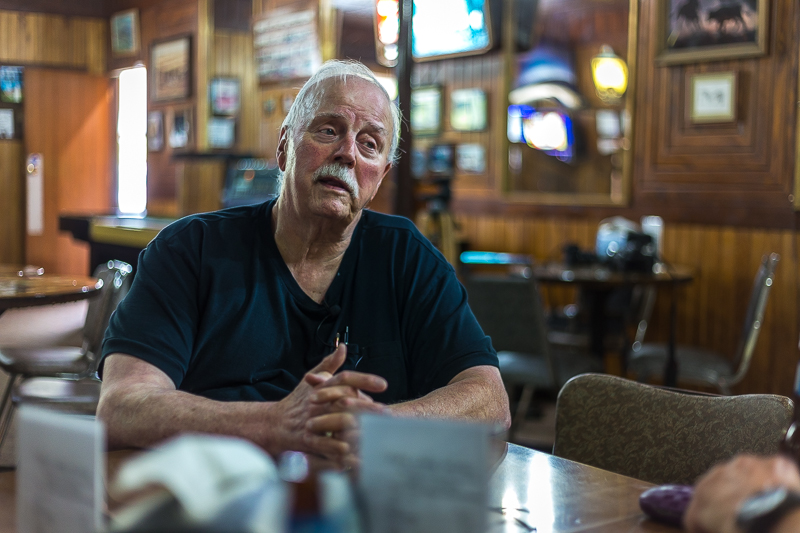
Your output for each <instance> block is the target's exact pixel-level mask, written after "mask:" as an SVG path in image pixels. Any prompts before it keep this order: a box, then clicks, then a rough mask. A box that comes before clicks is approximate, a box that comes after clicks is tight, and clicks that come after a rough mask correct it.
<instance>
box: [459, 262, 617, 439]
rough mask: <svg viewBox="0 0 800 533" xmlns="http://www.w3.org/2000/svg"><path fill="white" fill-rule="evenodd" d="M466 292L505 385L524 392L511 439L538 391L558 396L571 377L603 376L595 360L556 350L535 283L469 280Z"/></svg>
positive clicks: (505, 279)
mask: <svg viewBox="0 0 800 533" xmlns="http://www.w3.org/2000/svg"><path fill="white" fill-rule="evenodd" d="M464 287H465V288H466V290H467V295H468V297H469V305H470V308H471V309H472V312H473V313H474V314H475V317H476V318H477V320H478V323H479V324H480V325H481V327H482V328H483V330H484V332H485V333H486V334H487V335H489V336H490V337H491V339H492V345H493V346H494V348H495V349H496V350H497V352H498V353H497V356H498V359H499V361H500V374H501V375H502V377H503V381H504V382H505V383H506V385H507V386H509V387H515V386H519V385H521V386H522V396H521V397H520V401H519V402H518V403H517V407H516V409H515V410H514V412H513V413H512V425H511V430H510V431H509V438H510V437H511V436H512V435H513V433H514V430H515V429H516V428H518V427H519V424H520V423H521V422H522V421H523V420H524V419H525V414H526V413H527V411H528V408H529V407H530V403H531V399H532V398H533V393H534V391H535V390H536V389H547V390H552V391H556V390H558V389H559V388H560V387H561V385H563V384H564V383H565V382H566V381H567V380H568V379H569V378H571V377H572V376H575V375H577V374H580V373H583V372H594V371H602V361H600V360H598V359H597V358H596V357H593V356H591V355H590V354H586V353H580V352H571V351H569V352H559V353H556V352H554V351H553V350H552V349H551V347H550V345H549V343H548V342H547V331H546V328H545V322H544V312H543V309H542V302H541V298H540V296H539V289H538V286H537V284H536V281H535V280H533V279H530V278H524V277H521V276H496V275H493V276H489V275H482V276H467V277H465V278H464Z"/></svg>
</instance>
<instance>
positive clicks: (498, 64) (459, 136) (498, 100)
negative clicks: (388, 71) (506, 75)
mask: <svg viewBox="0 0 800 533" xmlns="http://www.w3.org/2000/svg"><path fill="white" fill-rule="evenodd" d="M502 62H503V56H502V54H500V53H498V52H494V53H490V54H486V55H482V56H476V57H469V58H457V59H446V60H442V61H430V62H427V63H417V64H415V65H414V70H413V77H412V80H411V84H412V86H423V85H437V86H440V87H441V88H442V132H441V134H440V135H438V136H436V137H434V138H426V137H415V138H414V146H415V147H417V146H419V147H423V148H427V147H428V146H430V145H431V144H433V143H434V142H436V143H442V142H444V143H454V144H462V143H476V144H480V145H481V146H483V147H484V149H485V150H486V172H483V173H481V174H472V173H464V172H460V171H459V172H457V174H456V176H455V177H456V179H455V181H454V182H453V188H454V190H456V191H457V192H458V194H459V195H461V196H474V195H478V196H483V195H487V194H489V195H494V194H495V193H496V191H498V190H499V188H500V187H501V184H500V182H499V181H498V177H499V176H502V170H503V165H505V164H506V161H507V158H506V157H505V156H503V155H502V154H501V153H500V148H501V147H502V143H498V140H502V136H504V135H505V128H506V124H505V120H504V119H503V117H504V114H505V105H506V96H505V95H504V94H502V93H503V87H502V85H503V84H502V81H503V73H502ZM472 88H475V89H482V90H483V91H485V92H486V106H487V113H488V115H489V116H488V119H489V120H488V127H487V129H486V130H485V131H478V132H468V133H467V132H458V131H455V130H453V128H452V126H451V125H450V95H451V94H452V92H453V91H454V90H458V89H472Z"/></svg>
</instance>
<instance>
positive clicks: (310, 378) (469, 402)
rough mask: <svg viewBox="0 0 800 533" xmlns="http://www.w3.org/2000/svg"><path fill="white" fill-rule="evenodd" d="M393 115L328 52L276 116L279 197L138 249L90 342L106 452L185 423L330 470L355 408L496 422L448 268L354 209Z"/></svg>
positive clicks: (492, 394) (346, 454)
mask: <svg viewBox="0 0 800 533" xmlns="http://www.w3.org/2000/svg"><path fill="white" fill-rule="evenodd" d="M399 125H400V118H399V112H398V110H397V108H396V107H395V106H394V105H393V104H392V103H391V102H390V100H389V97H388V95H387V93H386V91H385V90H384V89H383V87H382V86H381V85H380V84H379V83H378V82H377V81H376V80H375V78H374V77H373V75H372V74H371V72H370V71H369V70H368V69H367V68H366V67H364V66H363V65H360V64H358V63H345V62H328V63H326V64H325V65H323V67H322V68H321V69H320V71H319V72H318V73H317V74H315V75H314V77H312V78H311V79H310V80H309V81H308V83H306V85H305V86H304V87H303V88H302V90H301V91H300V93H299V94H298V96H297V99H296V100H295V102H294V104H293V106H292V109H291V110H290V112H289V114H288V116H287V117H286V120H285V121H284V123H283V125H282V127H281V132H280V143H279V146H278V151H277V157H278V164H279V166H280V168H281V170H282V171H283V172H284V183H283V187H282V191H281V194H280V196H279V198H278V199H277V200H275V201H270V202H266V203H264V204H261V205H257V206H247V207H238V208H232V209H227V210H223V211H218V212H214V213H205V214H200V215H194V216H190V217H187V218H184V219H182V220H180V221H178V222H176V223H174V224H172V225H171V226H169V227H168V228H166V229H165V230H163V231H162V232H161V233H160V234H159V235H158V237H156V239H154V240H153V242H151V243H150V244H149V245H148V247H147V249H146V250H144V251H143V252H142V254H141V256H140V258H139V267H138V270H137V275H136V279H135V281H134V284H133V287H132V288H131V291H130V293H129V294H128V296H127V297H126V299H125V300H124V301H123V303H122V304H121V305H120V307H119V309H118V310H117V312H116V313H115V315H114V317H113V318H112V321H111V324H110V326H109V329H108V331H107V333H106V339H105V341H104V345H103V361H102V366H101V372H102V377H103V388H102V392H101V398H100V405H99V408H98V415H99V416H100V418H101V419H102V420H104V421H105V422H106V424H107V428H108V438H109V443H110V445H111V446H148V445H150V444H153V443H154V442H157V441H159V440H161V439H164V438H166V437H170V436H172V435H175V434H178V433H181V432H185V431H198V432H210V433H220V434H227V435H236V436H241V437H245V438H248V439H250V440H252V441H253V442H255V443H257V444H259V445H260V446H262V447H263V448H264V449H266V450H267V451H268V452H270V453H272V454H273V455H274V454H277V453H280V452H282V451H285V450H299V451H303V452H307V453H310V454H313V455H316V456H320V457H323V458H326V459H329V460H332V461H336V462H338V463H340V464H341V463H346V462H347V461H348V460H349V459H353V455H352V454H353V452H354V450H353V447H352V444H353V443H352V442H351V440H350V439H348V438H347V436H348V435H349V434H351V433H352V431H351V430H355V429H356V428H357V418H356V417H355V414H356V413H358V412H363V411H375V412H389V413H393V414H396V415H411V416H424V417H449V418H461V419H471V420H482V421H487V422H494V423H500V424H503V425H505V426H508V424H509V413H508V398H507V396H506V393H505V390H504V388H503V384H502V381H501V379H500V375H499V372H498V370H497V356H496V354H495V352H494V350H493V349H492V346H491V343H490V341H489V339H488V338H487V337H486V336H485V335H484V334H483V332H482V331H481V329H480V327H479V326H478V324H477V322H476V321H475V318H474V317H473V315H472V312H471V311H470V310H469V307H468V306H467V302H466V294H465V292H464V290H463V288H462V287H461V285H460V284H459V283H458V281H457V279H456V277H455V273H454V271H453V269H452V268H451V267H450V265H449V264H447V262H446V261H445V260H444V259H443V257H442V256H441V254H439V253H438V252H437V251H436V250H435V249H434V248H433V247H432V246H431V244H430V243H429V242H428V241H427V240H426V239H425V238H424V237H423V236H422V235H420V233H419V232H418V231H417V230H416V229H415V228H414V226H413V225H412V224H411V223H410V222H409V221H407V220H406V219H402V218H399V217H392V216H388V215H382V214H378V213H374V212H371V211H368V210H365V207H366V206H367V205H368V204H369V202H370V201H371V200H372V199H373V197H374V196H375V194H376V192H377V191H378V187H379V186H380V184H381V181H382V180H383V178H384V177H385V176H386V174H387V172H388V171H389V169H390V168H391V166H392V161H393V159H394V157H395V151H396V149H397V141H398V135H399V131H398V130H399Z"/></svg>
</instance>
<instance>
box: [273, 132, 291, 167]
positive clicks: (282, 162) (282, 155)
mask: <svg viewBox="0 0 800 533" xmlns="http://www.w3.org/2000/svg"><path fill="white" fill-rule="evenodd" d="M288 143H289V128H288V127H286V126H283V127H282V128H281V138H280V141H278V149H277V150H276V152H275V155H276V157H277V158H278V168H280V169H281V172H283V171H285V170H286V150H287V148H288V146H287V145H288Z"/></svg>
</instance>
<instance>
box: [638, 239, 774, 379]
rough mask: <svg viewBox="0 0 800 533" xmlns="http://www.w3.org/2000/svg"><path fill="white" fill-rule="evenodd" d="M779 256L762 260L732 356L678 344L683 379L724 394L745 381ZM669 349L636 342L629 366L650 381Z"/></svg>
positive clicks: (639, 377)
mask: <svg viewBox="0 0 800 533" xmlns="http://www.w3.org/2000/svg"><path fill="white" fill-rule="evenodd" d="M779 259H780V256H779V255H778V254H776V253H773V254H770V255H769V256H765V257H764V259H763V260H762V262H761V266H760V267H759V269H758V272H757V273H756V277H755V281H754V283H753V290H752V292H751V296H750V303H749V304H748V306H747V313H746V314H745V320H744V326H743V328H742V334H741V337H740V340H739V345H738V348H737V350H736V354H735V356H734V357H733V359H731V358H728V357H725V356H723V355H720V354H718V353H716V352H713V351H710V350H706V349H703V348H698V347H691V346H677V347H676V349H675V357H676V358H677V362H678V381H679V382H680V383H684V384H686V385H699V386H712V387H716V388H717V389H718V390H719V391H720V392H721V393H722V394H726V395H729V394H731V390H732V387H733V386H734V385H736V384H737V383H739V382H740V381H742V379H743V378H744V376H745V375H746V374H747V371H748V369H749V368H750V362H751V360H752V358H753V352H754V351H755V347H756V341H757V340H758V334H759V332H760V331H761V326H762V324H763V321H764V310H765V309H766V307H767V298H768V296H769V292H770V289H771V288H772V284H773V279H774V276H775V267H776V265H777V264H778V260H779ZM667 353H668V347H667V345H666V344H656V343H643V344H641V345H640V346H638V347H637V346H634V348H633V350H631V353H630V356H629V359H628V370H629V371H630V372H631V373H632V375H633V376H634V377H635V378H636V379H637V381H642V382H644V381H648V380H649V379H650V378H651V377H652V376H660V375H662V374H663V373H664V366H665V365H666V363H667Z"/></svg>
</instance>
